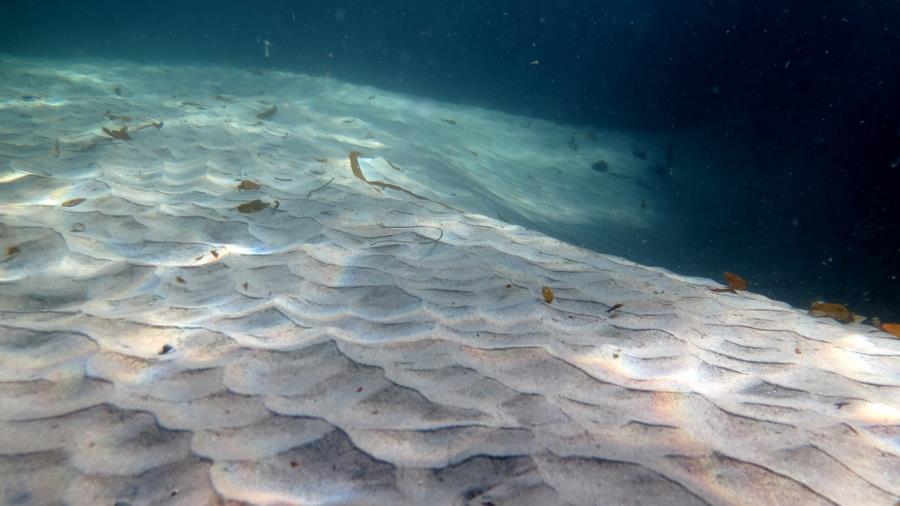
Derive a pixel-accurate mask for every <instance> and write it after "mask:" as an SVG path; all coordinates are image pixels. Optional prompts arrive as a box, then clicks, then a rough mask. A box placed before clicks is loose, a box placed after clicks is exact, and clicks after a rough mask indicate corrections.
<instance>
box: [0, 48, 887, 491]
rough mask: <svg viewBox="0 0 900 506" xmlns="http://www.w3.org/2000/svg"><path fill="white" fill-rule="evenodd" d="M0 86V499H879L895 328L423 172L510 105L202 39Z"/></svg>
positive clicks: (504, 181)
mask: <svg viewBox="0 0 900 506" xmlns="http://www.w3.org/2000/svg"><path fill="white" fill-rule="evenodd" d="M116 87H118V89H116ZM0 90H2V94H0V97H3V99H2V102H0V181H2V184H0V247H2V250H0V282H2V283H0V420H2V421H0V489H2V494H3V500H4V501H5V502H6V503H8V504H55V503H60V502H65V503H71V504H92V505H94V504H116V503H117V501H118V502H119V503H120V504H133V505H136V504H148V503H161V502H165V503H171V504H186V505H196V504H220V503H227V502H229V501H235V502H247V503H253V504H391V505H397V504H430V505H439V504H479V505H488V504H494V505H500V504H515V505H523V504H535V505H547V504H579V505H581V504H583V505H593V504H666V505H670V504H754V505H757V504H792V505H794V504H818V503H822V504H830V503H839V504H847V505H861V504H894V503H895V502H896V501H897V500H898V496H900V480H898V476H900V443H898V441H900V430H898V427H900V340H897V339H893V338H891V337H890V336H888V335H887V334H884V333H880V332H878V331H876V330H874V329H873V328H872V327H867V326H863V325H847V326H845V325H840V324H838V323H836V322H833V321H831V320H826V319H814V318H811V317H809V316H807V315H806V314H805V313H804V312H801V311H797V310H795V309H793V308H790V307H789V306H787V305H785V304H781V303H778V302H773V301H771V300H769V299H766V298H764V297H761V296H758V295H754V294H752V293H744V292H741V293H738V294H730V293H714V292H712V291H710V290H709V288H710V287H714V286H719V285H717V284H715V283H714V282H712V281H710V280H705V279H696V278H685V277H681V276H677V275H675V274H672V273H670V272H667V271H664V270H660V269H653V268H647V267H643V266H640V265H635V264H633V263H630V262H628V261H626V260H623V259H620V258H616V257H610V256H605V255H600V254H596V253H592V252H589V251H586V250H583V249H579V248H577V247H574V246H570V245H567V244H564V243H561V242H559V241H556V240H553V239H550V238H548V237H546V236H543V235H541V234H538V233H535V232H531V231H528V230H525V229H522V228H519V227H515V226H511V225H507V224H504V223H503V222H501V221H498V220H496V219H493V218H488V217H485V216H484V215H483V214H492V213H491V211H497V210H498V209H500V207H502V206H504V205H508V206H509V207H510V208H512V207H515V208H516V209H518V210H519V211H518V212H523V213H528V212H531V213H540V212H551V211H553V210H552V209H551V210H546V209H545V208H546V207H547V204H546V200H545V198H546V197H541V196H540V195H537V194H534V193H532V194H529V193H527V192H528V191H529V190H528V189H529V188H532V189H533V188H545V187H544V186H542V185H537V184H535V183H533V182H532V183H529V182H527V181H525V179H527V177H525V178H522V179H523V181H518V180H517V178H515V177H513V176H514V175H515V174H514V173H513V172H507V173H506V175H505V176H502V174H503V172H502V171H494V172H490V173H485V178H494V179H495V182H496V184H497V187H496V188H495V189H494V190H490V192H493V193H491V195H490V196H489V197H490V198H488V197H486V196H485V195H486V194H487V193H489V190H486V189H485V188H491V187H490V185H486V184H485V183H484V180H483V178H480V179H479V181H480V182H479V184H480V185H482V186H478V188H480V189H478V190H477V191H475V190H472V188H474V187H476V186H473V185H468V184H467V180H466V177H472V175H471V174H469V175H468V176H466V175H465V174H463V173H460V172H454V170H457V168H458V167H459V166H460V165H461V164H462V162H461V161H460V160H462V158H463V157H467V156H468V157H478V158H479V160H481V162H479V163H481V164H486V165H490V163H491V159H492V157H494V158H499V157H500V156H501V154H503V153H513V152H516V149H515V146H507V145H503V144H504V143H508V142H510V141H509V138H508V137H503V138H502V139H501V140H496V139H495V140H493V141H491V140H490V139H491V136H490V132H492V131H497V132H504V131H509V130H510V129H512V128H514V127H513V126H512V125H514V124H520V122H521V121H522V120H521V119H519V118H510V117H506V116H501V115H495V116H496V119H495V121H498V122H501V121H506V122H508V123H497V124H490V123H489V120H490V119H491V118H492V117H494V116H492V114H491V113H489V112H487V111H478V110H472V111H467V110H464V109H461V108H459V107H458V106H457V107H456V108H453V107H451V106H449V105H442V104H434V103H428V104H423V103H422V102H419V101H416V100H415V99H413V98H412V97H403V96H400V95H391V94H385V93H383V92H380V91H377V90H372V89H364V88H359V87H353V86H350V85H347V84H340V83H337V82H335V81H332V80H329V79H324V78H311V77H305V76H299V75H291V74H282V73H271V72H270V73H265V74H263V75H255V74H254V73H251V72H247V71H245V70H239V69H225V68H204V67H168V68H165V67H160V66H141V67H139V66H133V65H129V64H124V63H112V62H82V63H73V62H59V61H41V60H26V59H19V58H11V57H6V58H3V63H2V67H0ZM271 106H276V107H277V108H278V110H277V113H276V114H275V115H274V116H272V117H271V118H269V119H266V120H258V119H257V118H256V115H257V114H259V113H261V112H264V111H266V110H267V109H269V108H270V107H271ZM104 113H107V115H106V116H104V115H103V114H104ZM126 115H127V116H130V119H129V120H128V121H125V120H124V119H123V118H121V117H120V116H126ZM446 120H452V121H453V122H454V123H450V122H449V121H446ZM159 121H162V122H163V126H162V128H156V127H154V126H150V127H148V128H146V129H143V130H140V131H136V129H137V128H138V127H139V126H141V125H147V124H152V123H153V122H159ZM123 125H129V130H130V131H131V132H130V136H131V137H132V140H130V141H121V140H115V139H112V138H110V137H109V136H108V135H106V134H104V133H102V131H101V128H102V127H107V128H109V129H116V128H120V127H121V126H123ZM522 127H523V128H524V126H522ZM529 128H531V127H529ZM477 139H484V143H485V146H484V147H482V149H481V150H480V151H479V152H478V153H476V154H472V153H471V151H472V150H478V148H477V145H476V144H475V140H477ZM57 145H58V149H57ZM472 146H476V147H472ZM466 150H469V151H470V152H469V153H466ZM523 150H524V151H527V150H526V149H525V148H523ZM350 151H360V152H362V153H363V155H365V156H364V157H363V158H361V166H362V171H363V172H364V173H365V174H366V177H367V178H368V179H370V180H382V181H385V182H388V183H391V184H395V185H400V186H402V187H403V188H405V189H407V190H409V191H411V192H413V193H415V194H417V195H419V196H421V197H425V198H424V199H420V198H416V197H413V196H411V195H409V194H406V193H403V192H399V191H395V190H391V189H384V188H375V187H372V186H369V185H367V184H366V183H364V182H363V181H361V180H360V179H358V178H356V177H354V175H353V173H352V171H351V167H350V162H349V159H348V156H347V155H348V153H349V152H350ZM520 151H522V150H520ZM579 156H580V155H579ZM526 162H527V160H523V162H522V163H526ZM498 163H500V162H498ZM503 163H509V162H508V161H507V162H503ZM242 180H251V181H253V182H255V183H258V184H259V185H260V186H259V188H258V189H255V190H238V189H237V185H238V184H239V183H240V182H241V181H242ZM623 184H625V185H628V184H630V183H627V182H626V183H623ZM503 185H506V186H503ZM545 189H546V188H545ZM609 191H610V192H611V195H612V194H620V193H621V192H624V191H631V193H630V194H629V196H630V197H631V198H633V197H635V196H637V198H641V196H640V193H639V191H640V190H639V188H637V187H630V186H623V187H619V188H617V189H616V191H613V190H609ZM466 192H468V193H466ZM610 198H614V197H612V196H611V197H610ZM646 198H649V196H648V197H646ZM75 199H84V200H83V201H79V200H75ZM256 199H259V200H260V201H261V203H262V204H267V205H268V206H267V207H264V208H263V209H260V210H256V211H255V212H250V213H242V212H240V211H239V210H238V209H237V207H238V206H239V205H241V204H244V203H247V202H251V201H253V200H256ZM485 199H487V200H485ZM491 199H493V200H491ZM542 199H544V200H542ZM485 202H487V203H485ZM504 203H505V204H504ZM64 204H66V205H64ZM567 205H572V203H571V202H569V203H566V202H561V203H560V207H565V206H567ZM479 206H481V208H479ZM492 206H493V207H492ZM257 207H259V206H257ZM551 207H552V206H551ZM574 207H578V206H574ZM454 208H456V209H466V210H469V211H477V212H480V213H483V214H474V213H471V214H466V213H463V212H459V211H456V210H454ZM504 209H505V208H504ZM557 211H558V212H562V211H559V210H557ZM492 216H493V214H492ZM610 219H618V220H620V221H622V222H624V223H628V224H630V225H629V226H634V227H643V226H649V222H647V221H646V220H652V219H653V218H652V216H651V217H649V218H648V217H647V216H644V215H641V216H638V215H629V214H627V213H624V214H623V215H622V216H617V217H610ZM642 220H643V221H642ZM544 286H547V287H550V288H551V289H552V290H553V293H554V299H553V301H552V303H547V302H546V301H545V300H544V299H543V298H542V295H541V289H542V287H544ZM617 304H621V307H619V308H618V309H614V310H612V311H610V308H612V307H613V306H614V305H617Z"/></svg>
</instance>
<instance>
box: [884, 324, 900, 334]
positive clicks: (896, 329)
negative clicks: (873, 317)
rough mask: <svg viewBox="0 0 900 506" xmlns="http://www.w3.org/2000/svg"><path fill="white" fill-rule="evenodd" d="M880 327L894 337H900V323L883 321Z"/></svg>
mask: <svg viewBox="0 0 900 506" xmlns="http://www.w3.org/2000/svg"><path fill="white" fill-rule="evenodd" d="M880 328H881V330H883V331H885V332H887V333H888V334H890V335H892V336H894V337H900V323H882V324H881V327H880Z"/></svg>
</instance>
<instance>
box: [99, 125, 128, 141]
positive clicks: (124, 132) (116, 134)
mask: <svg viewBox="0 0 900 506" xmlns="http://www.w3.org/2000/svg"><path fill="white" fill-rule="evenodd" d="M102 130H103V133H105V134H106V135H108V136H110V137H112V138H113V139H118V140H120V141H130V140H131V136H130V135H128V127H127V126H123V127H122V128H120V129H118V130H110V129H108V128H106V127H103V129H102Z"/></svg>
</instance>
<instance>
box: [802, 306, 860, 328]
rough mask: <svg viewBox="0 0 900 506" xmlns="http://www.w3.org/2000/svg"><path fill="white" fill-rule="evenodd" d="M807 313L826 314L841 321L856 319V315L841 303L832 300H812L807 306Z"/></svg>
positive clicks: (847, 321)
mask: <svg viewBox="0 0 900 506" xmlns="http://www.w3.org/2000/svg"><path fill="white" fill-rule="evenodd" d="M809 314H811V315H813V316H827V317H830V318H834V319H835V320H837V321H839V322H841V323H851V322H853V321H856V315H854V314H853V312H852V311H850V310H849V309H847V306H845V305H843V304H836V303H834V302H813V303H812V304H811V305H810V307H809Z"/></svg>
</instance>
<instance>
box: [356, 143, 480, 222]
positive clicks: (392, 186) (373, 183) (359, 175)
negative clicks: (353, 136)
mask: <svg viewBox="0 0 900 506" xmlns="http://www.w3.org/2000/svg"><path fill="white" fill-rule="evenodd" d="M360 155H362V153H360V152H359V151H351V152H350V170H352V171H353V175H354V176H356V177H357V178H358V179H360V180H361V181H363V182H364V183H366V184H368V185H369V186H371V187H373V188H375V189H376V190H378V189H379V188H387V189H389V190H397V191H401V192H403V193H406V194H407V195H411V196H413V197H415V198H417V199H419V200H427V201H428V202H434V203H435V204H438V205H440V206H444V207H446V208H447V209H450V210H453V211H457V212H462V211H461V210H459V209H457V208H455V207H452V206H448V205H447V204H444V203H443V202H438V201H437V200H432V199H430V198H428V197H423V196H421V195H419V194H416V193H413V192H411V191H409V190H407V189H406V188H403V187H402V186H397V185H395V184H392V183H385V182H384V181H369V180H368V179H366V176H365V175H363V173H362V168H360V166H359V157H360ZM379 191H381V190H379Z"/></svg>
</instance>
